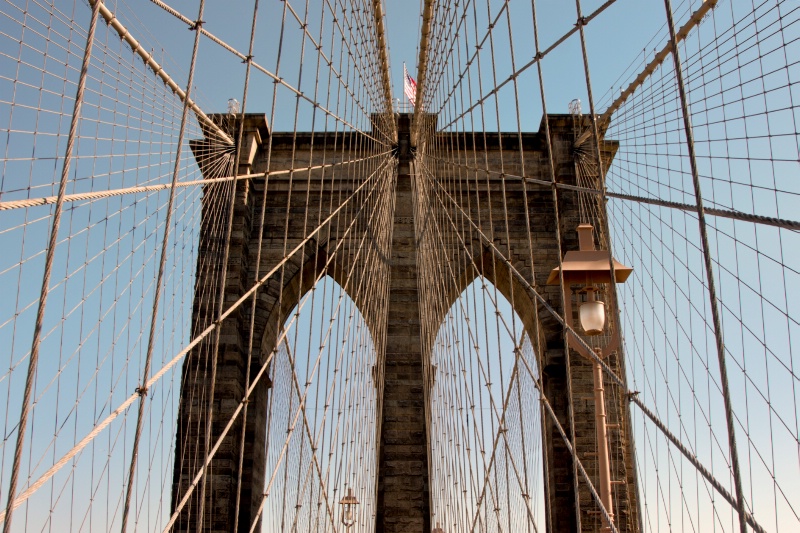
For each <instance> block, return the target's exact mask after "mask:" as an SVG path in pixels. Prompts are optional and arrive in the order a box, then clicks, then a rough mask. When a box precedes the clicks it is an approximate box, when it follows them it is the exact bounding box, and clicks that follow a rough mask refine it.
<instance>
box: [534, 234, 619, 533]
mask: <svg viewBox="0 0 800 533" xmlns="http://www.w3.org/2000/svg"><path fill="white" fill-rule="evenodd" d="M593 231H594V228H593V227H592V226H591V225H590V224H581V225H579V226H578V248H579V249H578V250H577V251H569V252H567V253H566V255H565V256H564V260H563V261H562V262H561V264H562V266H563V268H564V273H563V276H564V284H563V286H562V290H563V296H564V320H565V321H566V323H567V325H568V326H569V327H570V328H572V329H573V330H574V328H573V324H572V298H573V295H577V296H578V298H580V295H585V300H584V301H583V303H581V305H580V307H579V309H578V316H579V318H580V323H581V328H582V329H583V332H584V334H586V335H590V336H595V335H603V334H605V333H606V315H607V314H608V312H609V309H608V306H607V305H606V304H605V303H604V302H603V301H601V300H599V299H598V295H599V293H600V292H601V289H600V288H599V287H598V284H601V283H604V284H605V283H611V265H610V261H609V259H611V261H613V263H614V281H615V282H616V283H624V282H625V280H627V279H628V276H630V275H631V272H633V269H632V268H631V267H627V266H625V265H623V264H622V263H619V262H617V261H616V260H615V259H614V258H609V254H610V252H608V251H607V250H595V247H594V237H593V235H592V233H593ZM560 283H561V276H560V275H559V268H558V267H556V268H554V269H553V270H552V271H551V272H550V276H549V277H548V279H547V284H548V285H559V284H560ZM573 285H579V286H580V287H579V288H578V289H577V290H573V288H572V286H573ZM612 316H613V315H612ZM567 343H568V344H569V347H570V348H572V349H573V350H575V351H576V352H578V353H579V354H581V355H582V356H583V357H585V358H586V359H588V360H589V361H591V362H592V364H593V369H592V375H593V378H594V408H595V431H596V436H597V459H598V470H599V471H600V472H599V473H600V487H599V488H600V500H601V501H602V502H603V506H604V507H605V508H606V510H607V511H608V516H609V518H610V519H611V522H612V523H613V521H614V511H613V499H612V495H611V462H610V459H609V453H608V434H607V422H606V407H605V390H604V388H603V368H602V367H601V366H600V362H599V361H598V359H605V358H606V357H608V356H609V355H610V354H611V353H613V352H614V351H616V350H617V349H618V348H619V345H620V338H619V327H615V328H613V330H612V331H611V336H610V338H609V340H608V343H607V344H606V346H605V347H603V348H599V347H598V348H595V349H594V352H595V354H596V355H597V357H594V356H593V354H592V353H591V352H589V350H588V349H587V348H586V346H585V345H584V343H582V342H579V341H578V338H577V336H576V335H574V334H569V335H567ZM601 531H611V524H610V523H606V524H605V526H604V527H603V528H602V529H601Z"/></svg>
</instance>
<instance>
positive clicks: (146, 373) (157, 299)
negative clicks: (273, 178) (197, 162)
mask: <svg viewBox="0 0 800 533" xmlns="http://www.w3.org/2000/svg"><path fill="white" fill-rule="evenodd" d="M100 4H101V2H100V0H96V1H95V5H96V6H99V5H100ZM203 5H204V1H203V0H201V2H200V10H199V13H198V14H197V21H196V22H195V25H194V27H193V29H194V30H195V39H194V49H193V50H192V59H191V63H190V67H189V78H188V80H187V82H186V92H185V95H186V98H185V99H184V100H183V114H182V115H181V125H180V130H179V131H178V144H177V147H176V148H175V165H174V166H173V169H172V185H171V187H170V191H169V201H168V202H167V213H166V218H165V220H164V236H163V238H162V239H161V258H160V261H159V264H158V274H157V277H156V285H155V294H154V295H153V308H152V311H151V315H150V334H149V336H148V339H147V352H146V354H145V361H144V370H143V371H142V381H141V385H140V386H139V388H138V389H137V392H138V393H139V409H138V413H137V416H136V431H135V433H134V437H133V450H132V452H131V466H130V469H129V470H128V484H127V488H126V490H125V503H124V506H123V509H122V526H121V528H120V531H121V532H122V533H125V531H126V530H127V527H128V515H129V513H130V506H131V498H132V496H133V481H134V477H135V474H136V463H137V459H138V457H139V442H140V441H141V437H142V427H143V424H144V410H145V402H144V399H145V397H146V396H147V381H148V380H149V379H150V367H151V366H152V361H153V350H154V348H155V337H156V323H157V322H158V310H159V304H160V303H161V290H162V285H163V283H164V270H165V269H166V264H167V246H168V244H169V233H170V224H172V209H173V207H174V204H175V190H176V189H177V187H176V185H177V183H178V175H179V174H180V165H181V150H182V149H183V141H184V137H185V136H186V123H187V121H188V118H189V108H190V107H191V99H190V95H191V92H192V83H193V82H194V67H195V63H196V61H197V50H198V46H199V41H200V32H199V31H197V30H198V28H199V27H200V24H201V23H202V22H201V20H202V18H203ZM231 183H233V186H234V187H235V186H236V180H233V181H232V182H231Z"/></svg>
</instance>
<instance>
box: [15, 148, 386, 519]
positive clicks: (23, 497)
mask: <svg viewBox="0 0 800 533" xmlns="http://www.w3.org/2000/svg"><path fill="white" fill-rule="evenodd" d="M389 161H392V160H391V159H387V161H385V162H384V163H382V164H381V166H379V167H378V168H377V169H376V170H375V171H374V172H373V173H372V174H371V175H370V176H369V177H368V178H367V179H366V180H364V183H362V184H361V185H359V187H358V188H357V189H356V190H354V191H353V193H352V194H351V195H350V196H348V197H347V199H346V200H345V201H344V202H342V204H341V205H339V207H337V208H336V209H335V210H334V211H333V212H332V213H331V214H330V215H328V217H326V218H325V220H324V221H322V222H321V223H320V224H319V226H317V227H316V229H314V231H312V232H311V233H310V234H308V236H306V238H305V239H303V240H302V241H301V242H300V243H299V244H298V245H297V246H295V247H294V249H292V251H291V252H289V253H288V254H287V255H286V256H285V257H284V258H283V259H282V260H281V261H280V262H279V263H278V264H277V265H275V266H274V267H273V268H272V269H271V270H270V271H269V272H267V274H265V275H264V276H263V277H262V278H261V279H260V280H258V282H256V283H255V284H254V285H253V286H252V287H250V289H249V290H248V291H247V292H245V293H244V294H242V296H241V297H240V298H239V299H238V300H236V301H235V302H234V303H233V304H231V306H230V307H228V309H226V310H225V312H224V313H222V315H220V317H219V318H218V319H217V320H215V321H214V322H213V323H212V324H211V325H209V326H208V327H207V328H206V329H204V330H203V331H202V332H200V334H199V335H197V336H196V337H195V338H194V339H192V340H191V342H189V344H187V345H186V347H185V348H184V349H183V350H181V351H180V352H178V353H177V354H176V355H175V357H173V358H172V360H170V361H169V362H168V363H167V364H166V365H164V366H163V367H162V368H161V370H159V371H158V372H157V373H156V374H154V375H153V377H152V378H150V380H149V381H148V382H147V383H145V385H144V386H143V387H140V388H141V389H144V390H147V389H149V388H150V387H152V386H153V385H155V384H156V383H157V382H158V381H160V380H161V378H162V377H164V375H165V374H166V373H167V372H169V371H170V369H171V368H173V367H174V366H175V365H176V364H178V362H179V361H180V360H181V359H183V357H184V356H185V355H186V354H187V353H189V352H190V351H191V350H192V348H194V347H195V346H197V345H198V344H200V342H201V341H202V340H203V339H205V338H206V337H207V336H208V335H209V334H210V333H212V332H213V331H214V330H215V329H216V328H217V327H219V325H220V324H222V322H223V321H224V320H225V319H226V318H228V317H229V316H230V315H231V313H233V312H234V311H235V310H236V309H238V308H239V306H240V305H242V304H243V303H244V302H246V301H247V300H248V299H249V298H250V297H251V296H252V295H253V294H254V293H255V292H256V290H258V288H259V287H261V286H262V285H264V284H265V283H266V282H267V281H268V280H269V278H270V277H272V275H273V274H275V272H277V271H278V270H279V269H280V268H281V267H282V266H283V265H284V264H285V263H286V262H287V261H288V260H289V259H290V258H291V257H293V256H294V254H296V253H297V252H298V251H299V250H301V249H302V248H303V247H304V246H305V245H306V244H308V242H309V241H310V240H311V239H312V238H313V237H314V235H316V234H317V233H319V232H320V230H322V228H324V227H325V226H326V225H327V224H328V223H329V222H330V221H331V220H332V219H333V218H334V217H335V216H336V215H337V214H338V213H339V211H341V210H342V209H343V208H344V207H345V206H347V204H349V203H350V201H351V200H352V199H353V198H355V197H356V195H357V194H358V193H359V192H361V190H362V189H363V188H364V187H366V186H367V184H368V183H369V182H371V181H373V178H374V177H375V176H376V175H378V172H380V171H381V170H383V168H384V167H385V166H386V165H387V163H388V162H389ZM140 397H141V395H140V393H139V390H137V391H135V392H134V393H133V394H131V395H130V396H129V397H128V399H127V400H125V401H124V402H123V403H122V404H120V406H119V407H117V408H116V409H115V410H114V411H113V412H112V413H111V414H109V415H108V416H107V417H106V418H105V419H104V420H103V421H102V422H100V423H99V424H98V425H96V426H95V427H94V429H92V431H91V432H89V434H88V435H86V436H85V437H84V438H83V439H82V440H81V441H80V442H79V443H78V444H76V445H75V446H74V447H73V448H72V449H71V450H70V451H68V452H67V453H66V454H64V455H63V456H62V457H61V459H59V461H58V462H57V463H56V464H54V465H53V466H52V467H50V469H49V470H48V471H47V472H45V473H44V474H42V476H41V477H39V479H37V480H36V481H35V482H34V483H33V484H32V485H30V486H29V487H28V488H27V489H26V490H25V492H23V493H22V494H20V495H19V496H18V497H17V499H16V500H14V509H16V508H17V507H19V506H20V505H22V504H23V503H25V500H27V499H28V498H30V497H31V496H32V495H33V494H34V493H35V492H36V491H37V490H39V488H41V487H42V486H43V485H44V484H45V483H47V481H48V480H49V479H50V478H51V477H53V476H54V475H56V473H57V472H58V471H59V470H61V468H63V467H64V465H66V464H67V463H68V462H69V461H70V460H71V459H72V458H73V457H75V456H76V455H78V453H79V452H80V451H81V450H83V449H84V448H85V447H86V446H87V445H88V444H89V443H90V442H92V441H93V440H94V439H95V437H97V436H98V435H99V434H100V433H101V432H102V431H103V430H104V429H105V428H106V427H107V426H108V425H109V424H111V422H113V421H114V419H115V418H117V417H118V416H119V415H120V414H121V413H123V412H124V411H125V410H126V409H127V408H128V407H130V406H131V405H132V404H133V402H135V401H136V400H137V399H138V398H140ZM5 518H6V512H5V511H2V512H0V523H2V522H3V521H5Z"/></svg>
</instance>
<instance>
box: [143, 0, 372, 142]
mask: <svg viewBox="0 0 800 533" xmlns="http://www.w3.org/2000/svg"><path fill="white" fill-rule="evenodd" d="M150 1H151V2H152V3H154V4H155V5H157V6H158V7H160V8H161V9H163V10H164V11H166V12H167V13H169V14H170V15H172V16H174V17H175V18H177V19H179V20H180V21H182V22H184V23H186V24H189V25H190V26H191V25H194V21H192V20H191V19H189V18H188V17H186V15H183V14H181V12H180V11H178V10H176V9H175V8H172V7H170V6H168V5H167V4H165V3H164V2H162V1H161V0H150ZM200 33H201V34H203V35H205V36H206V37H208V38H209V39H210V40H211V41H212V42H214V43H216V44H218V45H220V46H221V47H222V48H224V49H225V50H227V51H228V52H230V53H232V54H233V55H235V56H236V57H238V58H239V59H241V60H242V61H245V62H246V61H249V62H250V64H251V65H252V66H253V68H254V69H256V70H258V71H260V72H261V73H262V74H266V75H267V76H269V77H270V78H272V80H273V81H274V82H275V83H279V84H281V85H283V86H284V87H286V88H287V89H289V90H290V91H292V92H293V93H294V94H295V95H296V96H297V97H298V98H302V99H303V100H305V101H307V102H308V103H310V104H311V105H313V106H314V107H316V108H317V109H319V110H320V111H322V112H323V113H325V114H326V115H328V116H329V117H331V118H333V119H334V120H336V121H337V122H340V123H342V124H343V125H345V126H347V127H348V128H352V129H353V130H354V131H357V132H358V133H361V134H363V135H365V136H366V137H367V138H368V139H370V140H372V141H375V142H378V143H382V141H380V140H378V139H376V138H375V137H373V136H372V135H370V134H369V133H367V132H365V131H362V130H361V129H359V128H357V127H356V126H354V125H353V124H351V123H349V122H348V121H346V120H345V119H343V118H341V117H339V116H338V115H336V114H335V113H334V112H332V111H330V110H328V108H326V107H325V106H323V105H321V104H320V103H319V102H317V101H316V100H314V99H313V98H309V97H308V96H306V95H305V93H304V92H303V91H301V90H299V89H297V88H295V87H294V86H292V85H290V84H289V83H287V82H286V80H284V79H283V78H281V77H280V76H276V75H275V74H273V73H272V72H270V71H269V70H267V69H266V68H264V67H262V66H261V65H259V64H258V63H256V62H255V61H253V58H252V57H247V56H246V55H245V54H243V53H241V52H240V51H238V50H237V49H235V48H234V47H232V46H231V45H229V44H228V43H226V42H225V41H223V40H222V39H220V38H219V37H217V36H216V35H214V34H212V33H209V32H208V31H207V30H206V29H205V28H203V27H202V26H200ZM331 68H332V67H331ZM337 77H339V76H337Z"/></svg>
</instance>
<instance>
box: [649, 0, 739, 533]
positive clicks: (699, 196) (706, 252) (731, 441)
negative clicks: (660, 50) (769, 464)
mask: <svg viewBox="0 0 800 533" xmlns="http://www.w3.org/2000/svg"><path fill="white" fill-rule="evenodd" d="M664 8H665V9H666V11H667V26H669V36H670V41H671V43H672V47H671V48H672V59H673V61H674V62H675V78H676V81H677V84H678V94H679V95H680V99H681V112H682V113H683V127H684V133H685V134H686V148H687V151H688V153H689V165H690V166H691V170H692V182H693V183H694V197H695V201H696V202H697V223H698V225H699V227H700V240H701V242H702V245H703V261H704V262H705V269H706V278H707V279H708V298H709V304H710V306H711V317H712V319H713V321H714V337H715V340H716V343H717V360H718V362H719V379H720V384H721V385H722V399H723V401H724V403H725V421H726V422H727V425H728V446H729V448H730V453H731V470H732V471H733V482H734V485H735V488H736V500H737V501H736V504H737V505H736V507H737V509H736V510H737V511H738V513H739V528H740V529H741V532H742V533H746V532H747V521H746V518H745V509H744V491H743V488H742V473H741V470H740V468H739V452H738V451H737V447H736V427H735V426H734V422H733V404H732V402H731V393H730V384H729V383H728V369H727V365H726V364H725V341H724V339H723V336H722V320H721V317H720V313H719V301H718V299H717V287H716V283H715V277H714V265H713V263H712V260H711V249H710V248H709V244H708V231H707V226H706V217H705V213H704V211H703V191H702V189H701V187H700V174H699V172H698V170H697V158H696V155H695V151H694V134H693V133H692V118H691V116H690V115H689V102H688V98H687V97H686V86H685V84H684V81H683V69H682V67H681V56H680V52H679V51H678V41H677V37H676V35H675V21H674V20H673V17H672V2H671V1H670V0H664Z"/></svg>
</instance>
